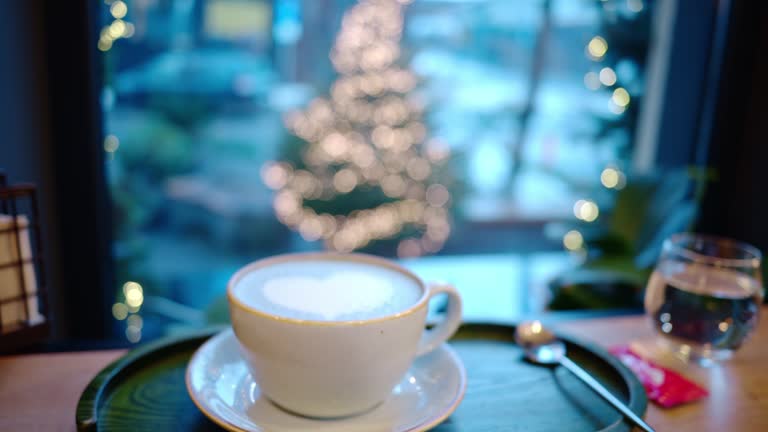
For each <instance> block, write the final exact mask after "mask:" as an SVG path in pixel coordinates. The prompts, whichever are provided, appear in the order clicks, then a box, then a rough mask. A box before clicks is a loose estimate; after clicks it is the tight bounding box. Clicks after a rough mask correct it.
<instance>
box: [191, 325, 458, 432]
mask: <svg viewBox="0 0 768 432" xmlns="http://www.w3.org/2000/svg"><path fill="white" fill-rule="evenodd" d="M239 349H240V347H239V346H238V342H237V339H235V335H234V333H233V332H232V329H228V330H225V331H223V332H221V333H219V334H218V335H216V336H214V337H212V338H211V339H210V340H208V341H207V342H206V343H204V344H203V345H202V346H201V347H200V348H199V349H198V350H197V352H195V355H194V356H192V360H190V362H189V366H187V376H186V381H187V391H188V392H189V395H190V396H191V397H192V401H193V402H194V403H195V405H197V407H198V408H200V411H202V412H203V414H205V415H206V416H207V417H208V418H210V419H211V420H213V421H214V422H215V423H216V424H218V425H219V426H221V427H223V428H224V429H227V430H230V431H258V432H262V431H291V432H299V431H301V432H305V431H310V430H311V431H321V432H322V431H326V432H330V431H333V432H351V431H395V432H405V431H409V432H410V431H423V430H426V429H429V428H432V427H434V426H436V425H437V424H439V423H440V422H442V421H443V420H445V419H446V418H447V417H448V416H449V415H451V413H452V412H453V411H454V410H455V409H456V407H457V406H458V405H459V402H461V399H462V398H463V397H464V390H465V389H466V386H467V378H466V372H465V371H464V365H463V364H462V363H461V360H460V359H459V357H458V355H456V353H455V352H454V351H453V350H452V349H451V348H450V347H448V346H447V345H443V346H441V347H440V348H438V349H436V350H435V351H433V352H432V353H430V354H427V355H425V356H422V357H419V358H417V359H416V361H415V362H414V364H413V365H412V366H411V368H410V370H408V373H406V375H405V376H404V377H403V380H402V381H400V383H399V384H398V385H397V386H396V387H395V389H394V390H393V391H392V395H391V396H390V397H389V399H387V400H386V401H385V402H384V403H382V404H381V405H379V406H378V407H376V408H374V409H373V410H371V411H369V412H367V413H365V414H362V415H359V416H355V417H348V418H343V419H332V420H318V419H310V418H305V417H299V416H296V415H292V414H289V413H287V412H285V411H283V410H281V409H279V408H277V407H276V406H275V405H273V404H272V403H271V402H269V400H267V399H266V398H265V397H264V396H263V395H262V394H261V392H260V391H259V387H258V385H257V384H256V383H255V382H254V381H253V378H251V375H250V373H248V370H247V368H246V366H245V364H244V363H243V360H242V358H241V357H240V352H239Z"/></svg>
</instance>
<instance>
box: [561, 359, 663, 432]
mask: <svg viewBox="0 0 768 432" xmlns="http://www.w3.org/2000/svg"><path fill="white" fill-rule="evenodd" d="M560 364H561V365H563V366H564V367H565V368H566V369H568V370H569V371H571V372H572V373H573V374H574V375H576V376H577V377H578V378H579V379H581V380H582V381H584V382H585V383H586V384H587V385H589V386H590V387H592V390H594V391H595V392H597V394H599V395H600V396H602V397H603V399H605V400H607V401H608V402H610V403H611V405H613V406H614V407H616V409H618V410H619V411H621V413H622V414H624V415H625V416H626V417H628V418H629V419H630V420H632V421H633V422H634V423H635V424H636V425H638V426H639V427H640V428H641V429H643V430H644V431H646V432H655V431H654V430H653V428H652V427H651V426H650V425H648V423H646V422H645V421H643V419H642V418H640V416H638V415H637V414H635V413H634V412H632V410H631V409H629V407H627V406H626V405H625V404H624V403H623V402H622V401H620V400H618V399H617V398H616V396H614V395H613V394H612V393H611V392H610V391H608V389H606V388H605V387H603V385H602V384H600V383H599V382H598V381H597V380H596V379H594V378H593V377H592V375H590V374H589V373H588V372H587V371H585V370H584V369H582V368H581V366H579V365H577V364H576V363H574V362H572V361H571V359H569V358H568V357H563V358H562V359H561V360H560Z"/></svg>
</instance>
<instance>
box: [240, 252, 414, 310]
mask: <svg viewBox="0 0 768 432" xmlns="http://www.w3.org/2000/svg"><path fill="white" fill-rule="evenodd" d="M234 293H235V295H236V296H237V297H238V298H239V299H240V300H242V301H243V302H244V303H245V304H247V305H248V306H251V307H253V308H256V309H259V310H261V311H264V312H267V313H270V314H274V315H279V316H284V317H289V318H296V319H308V320H323V321H347V320H360V319H370V318H376V317H382V316H387V315H392V314H395V313H398V312H401V311H403V310H406V309H408V308H409V307H411V306H413V305H414V304H416V303H417V302H418V301H419V299H420V298H421V294H422V291H421V288H420V286H419V285H418V283H416V282H415V281H414V280H412V279H411V278H409V277H408V276H406V275H404V274H402V273H400V272H397V271H394V270H389V269H387V268H384V267H378V266H374V265H369V264H362V263H356V262H333V261H327V262H325V261H311V262H291V263H281V264H274V265H271V266H268V267H264V268H261V269H257V270H254V271H253V272H251V273H249V274H247V275H245V276H244V277H243V278H242V279H241V280H240V282H238V284H237V286H236V287H235V290H234Z"/></svg>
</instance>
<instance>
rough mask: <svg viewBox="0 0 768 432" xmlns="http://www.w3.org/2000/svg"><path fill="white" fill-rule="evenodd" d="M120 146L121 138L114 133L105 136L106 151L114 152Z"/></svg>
mask: <svg viewBox="0 0 768 432" xmlns="http://www.w3.org/2000/svg"><path fill="white" fill-rule="evenodd" d="M119 147H120V140H119V139H117V137H116V136H114V135H107V136H106V137H105V138H104V151H105V152H107V153H114V152H116V151H117V149H118V148H119Z"/></svg>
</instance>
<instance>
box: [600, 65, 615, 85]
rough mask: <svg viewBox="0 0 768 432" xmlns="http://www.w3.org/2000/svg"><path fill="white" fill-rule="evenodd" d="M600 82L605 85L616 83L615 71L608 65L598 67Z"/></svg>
mask: <svg viewBox="0 0 768 432" xmlns="http://www.w3.org/2000/svg"><path fill="white" fill-rule="evenodd" d="M600 82H601V83H603V85H605V86H612V85H614V84H616V72H614V71H613V69H611V68H609V67H604V68H602V69H600Z"/></svg>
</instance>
